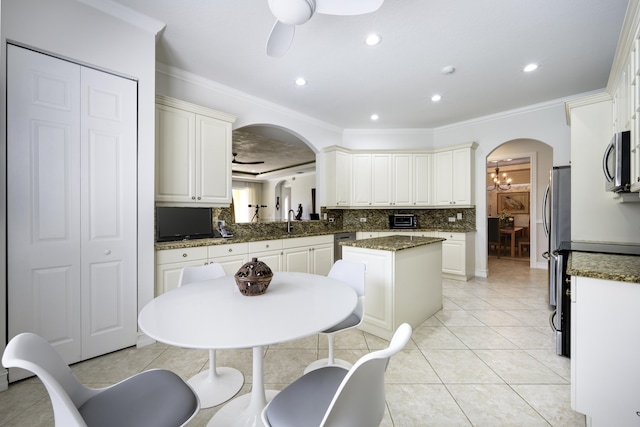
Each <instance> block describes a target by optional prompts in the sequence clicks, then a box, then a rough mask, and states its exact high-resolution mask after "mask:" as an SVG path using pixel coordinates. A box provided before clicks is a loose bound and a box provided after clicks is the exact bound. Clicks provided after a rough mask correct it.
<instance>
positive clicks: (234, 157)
mask: <svg viewBox="0 0 640 427" xmlns="http://www.w3.org/2000/svg"><path fill="white" fill-rule="evenodd" d="M231 154H233V160H231V163H235V164H236V165H260V164H262V163H264V162H263V161H257V162H241V161H240V160H236V156H237V155H238V153H231Z"/></svg>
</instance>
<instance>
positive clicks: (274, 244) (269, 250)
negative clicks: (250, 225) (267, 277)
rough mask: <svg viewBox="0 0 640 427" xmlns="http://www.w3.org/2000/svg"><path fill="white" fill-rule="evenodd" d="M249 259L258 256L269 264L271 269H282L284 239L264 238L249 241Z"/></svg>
mask: <svg viewBox="0 0 640 427" xmlns="http://www.w3.org/2000/svg"><path fill="white" fill-rule="evenodd" d="M247 258H249V259H251V258H258V261H262V262H264V263H265V264H267V265H268V266H269V268H270V269H271V271H273V272H276V271H283V270H282V258H283V254H282V240H263V241H260V242H250V243H249V255H248V257H247Z"/></svg>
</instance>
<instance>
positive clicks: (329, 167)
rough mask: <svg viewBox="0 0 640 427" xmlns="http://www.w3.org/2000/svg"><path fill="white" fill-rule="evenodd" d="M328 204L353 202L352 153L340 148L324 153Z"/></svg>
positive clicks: (338, 204)
mask: <svg viewBox="0 0 640 427" xmlns="http://www.w3.org/2000/svg"><path fill="white" fill-rule="evenodd" d="M324 162H325V176H326V179H325V192H326V201H325V203H326V205H327V206H349V205H350V204H351V155H350V154H349V153H347V152H345V151H342V150H340V149H335V147H334V149H331V150H329V151H326V152H325V153H324Z"/></svg>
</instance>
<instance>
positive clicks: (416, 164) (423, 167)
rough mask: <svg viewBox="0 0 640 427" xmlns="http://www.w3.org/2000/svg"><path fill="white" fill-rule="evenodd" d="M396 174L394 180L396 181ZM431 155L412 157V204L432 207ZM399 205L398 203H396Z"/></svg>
mask: <svg viewBox="0 0 640 427" xmlns="http://www.w3.org/2000/svg"><path fill="white" fill-rule="evenodd" d="M397 176H398V175H397V174H396V179H397ZM432 180H433V154H415V155H414V156H413V180H412V181H413V182H412V183H413V204H414V205H415V206H431V205H433V181H432ZM398 204H400V203H398Z"/></svg>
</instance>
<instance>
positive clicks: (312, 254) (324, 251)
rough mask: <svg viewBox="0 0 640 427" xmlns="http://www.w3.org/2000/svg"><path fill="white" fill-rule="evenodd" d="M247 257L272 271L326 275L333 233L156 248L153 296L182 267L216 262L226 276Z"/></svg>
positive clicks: (170, 285)
mask: <svg viewBox="0 0 640 427" xmlns="http://www.w3.org/2000/svg"><path fill="white" fill-rule="evenodd" d="M251 258H258V260H259V261H262V262H264V263H265V264H267V265H268V266H269V268H271V271H273V272H277V271H297V272H302V273H313V274H321V275H325V276H326V275H327V274H328V273H329V270H330V269H331V266H332V265H333V235H332V234H331V235H326V236H312V237H297V238H291V239H275V240H261V241H255V242H249V243H229V244H221V245H212V246H199V247H191V248H183V249H164V250H158V251H156V286H155V295H156V296H158V295H160V294H163V293H165V292H168V291H170V290H172V289H176V288H177V287H178V280H179V279H180V271H181V270H182V269H183V268H184V267H191V266H198V265H206V264H208V263H211V262H217V263H219V264H221V265H222V267H223V268H224V270H225V272H226V273H227V274H228V275H233V274H235V273H236V272H237V271H238V270H239V269H240V267H242V266H243V265H244V264H245V263H246V262H247V261H251Z"/></svg>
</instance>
